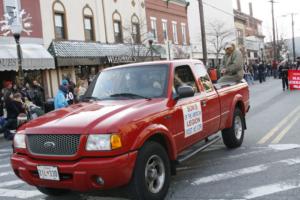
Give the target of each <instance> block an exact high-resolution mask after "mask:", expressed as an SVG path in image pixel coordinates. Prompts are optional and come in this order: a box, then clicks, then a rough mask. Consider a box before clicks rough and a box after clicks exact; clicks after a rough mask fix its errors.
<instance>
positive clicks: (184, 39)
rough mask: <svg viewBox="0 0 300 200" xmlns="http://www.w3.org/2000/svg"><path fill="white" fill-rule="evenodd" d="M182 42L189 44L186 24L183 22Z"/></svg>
mask: <svg viewBox="0 0 300 200" xmlns="http://www.w3.org/2000/svg"><path fill="white" fill-rule="evenodd" d="M181 34H182V43H183V44H187V41H186V26H185V24H184V23H182V24H181Z"/></svg>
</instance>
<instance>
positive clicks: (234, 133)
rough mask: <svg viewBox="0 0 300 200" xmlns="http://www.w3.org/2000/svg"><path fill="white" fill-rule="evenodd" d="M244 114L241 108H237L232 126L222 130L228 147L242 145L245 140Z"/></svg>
mask: <svg viewBox="0 0 300 200" xmlns="http://www.w3.org/2000/svg"><path fill="white" fill-rule="evenodd" d="M243 120H244V116H243V114H242V112H241V110H240V109H238V108H236V109H235V111H234V114H233V120H232V126H231V127H230V128H228V129H224V130H223V131H222V138H223V142H224V144H225V145H226V147H228V148H237V147H240V146H241V145H242V143H243V140H244V131H245V127H244V121H243Z"/></svg>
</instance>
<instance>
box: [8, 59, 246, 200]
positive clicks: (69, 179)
mask: <svg viewBox="0 0 300 200" xmlns="http://www.w3.org/2000/svg"><path fill="white" fill-rule="evenodd" d="M249 108H250V106H249V90H248V85H247V83H245V82H243V81H242V82H240V83H234V84H230V83H228V84H222V85H220V84H219V85H218V84H216V85H213V84H212V82H211V80H210V78H209V76H208V74H207V70H206V69H205V67H204V65H203V64H202V63H201V61H198V60H178V61H160V62H148V63H136V64H130V65H124V66H118V67H112V68H108V69H105V70H103V71H102V72H101V73H99V74H98V75H97V77H96V78H95V80H94V81H93V82H92V84H91V85H90V87H89V88H88V90H87V92H86V94H85V96H84V99H83V102H82V103H79V104H75V105H71V106H69V107H67V108H64V109H60V110H56V111H53V112H50V113H48V114H46V115H44V116H42V117H40V118H37V119H35V120H32V121H30V122H28V123H26V124H24V125H23V126H22V127H20V128H19V130H18V132H17V134H16V135H15V137H14V143H13V145H14V153H13V155H12V157H11V165H12V168H13V170H14V172H15V174H16V175H17V176H18V177H19V178H21V179H22V180H24V181H26V182H27V183H28V184H30V185H34V186H36V187H37V188H38V189H39V190H40V191H41V192H43V193H45V194H47V195H61V194H64V193H65V192H66V191H68V190H75V191H80V192H86V191H90V190H105V189H111V188H115V187H120V186H128V189H129V190H130V192H129V193H128V194H130V196H132V198H134V199H143V200H144V199H163V198H164V197H165V195H166V194H167V191H168V188H169V184H170V176H171V175H173V174H175V172H176V165H177V164H178V163H180V162H183V161H184V160H186V159H188V158H189V157H191V156H192V155H195V154H196V153H197V152H199V151H201V150H203V149H204V148H206V147H207V146H209V145H211V144H213V143H214V142H216V141H218V138H219V136H218V135H219V134H216V133H218V132H219V131H222V138H223V141H224V143H225V145H226V146H227V147H228V148H236V147H239V146H240V145H241V144H242V142H243V137H244V130H245V129H246V122H245V115H246V113H247V112H248V110H249ZM212 135H213V136H212Z"/></svg>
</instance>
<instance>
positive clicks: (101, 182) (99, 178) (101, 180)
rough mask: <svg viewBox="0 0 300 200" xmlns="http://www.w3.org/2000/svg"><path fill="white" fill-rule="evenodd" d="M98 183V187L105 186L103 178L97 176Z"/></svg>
mask: <svg viewBox="0 0 300 200" xmlns="http://www.w3.org/2000/svg"><path fill="white" fill-rule="evenodd" d="M96 183H97V184H98V185H104V180H103V178H101V177H100V176H97V177H96Z"/></svg>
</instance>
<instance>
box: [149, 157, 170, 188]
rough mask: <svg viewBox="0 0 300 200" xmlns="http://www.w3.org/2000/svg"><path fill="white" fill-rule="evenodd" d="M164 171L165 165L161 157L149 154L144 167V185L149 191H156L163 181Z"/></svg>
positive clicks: (162, 184)
mask: <svg viewBox="0 0 300 200" xmlns="http://www.w3.org/2000/svg"><path fill="white" fill-rule="evenodd" d="M165 178H166V173H165V165H164V163H163V161H162V159H161V158H160V157H159V156H157V155H153V156H151V157H150V158H149V159H148V161H147V164H146V168H145V180H146V186H147V188H148V190H149V191H150V192H151V193H158V192H160V190H161V189H162V187H163V186H164V183H165Z"/></svg>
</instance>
